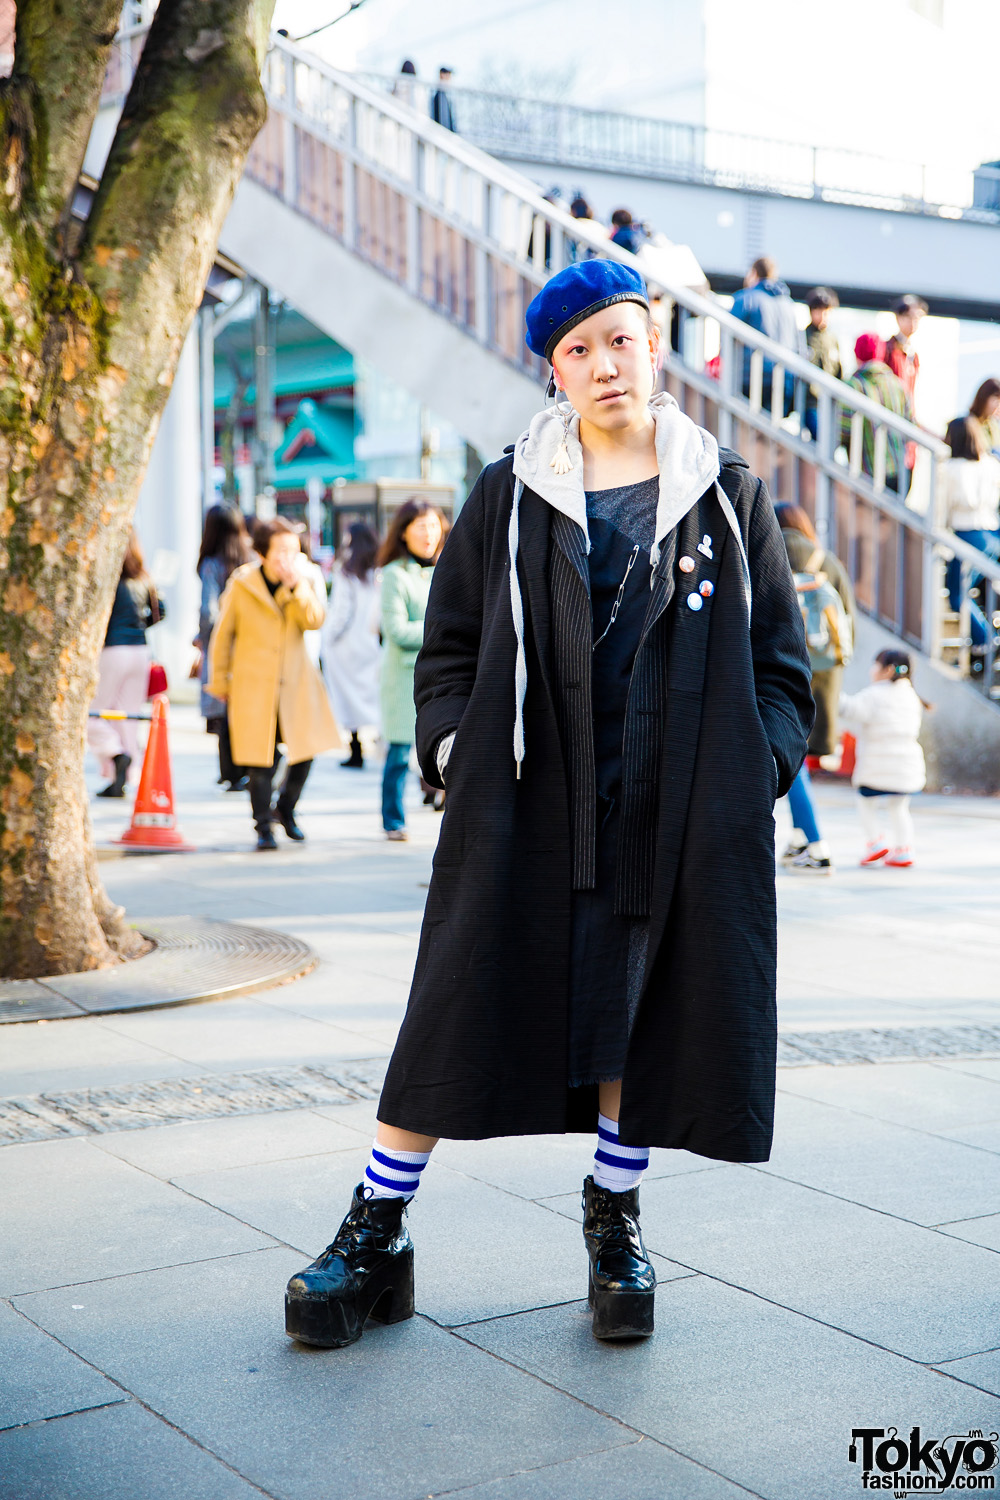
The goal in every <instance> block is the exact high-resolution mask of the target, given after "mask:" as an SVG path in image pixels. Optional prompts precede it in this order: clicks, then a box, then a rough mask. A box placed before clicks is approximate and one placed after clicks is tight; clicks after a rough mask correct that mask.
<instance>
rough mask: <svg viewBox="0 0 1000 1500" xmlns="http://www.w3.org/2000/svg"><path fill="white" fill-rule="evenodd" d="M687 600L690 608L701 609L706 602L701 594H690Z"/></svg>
mask: <svg viewBox="0 0 1000 1500" xmlns="http://www.w3.org/2000/svg"><path fill="white" fill-rule="evenodd" d="M687 601H688V609H701V607H702V605H703V604H704V602H705V601H704V599H703V598H702V597H701V595H700V594H688V596H687Z"/></svg>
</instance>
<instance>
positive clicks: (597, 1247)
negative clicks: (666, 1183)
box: [583, 1177, 656, 1339]
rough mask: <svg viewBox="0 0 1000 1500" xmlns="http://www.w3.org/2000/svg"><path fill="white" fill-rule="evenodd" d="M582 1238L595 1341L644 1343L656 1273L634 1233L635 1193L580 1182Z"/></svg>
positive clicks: (649, 1326)
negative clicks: (587, 1266)
mask: <svg viewBox="0 0 1000 1500" xmlns="http://www.w3.org/2000/svg"><path fill="white" fill-rule="evenodd" d="M583 1238H584V1243H585V1244H586V1246H587V1251H588V1254H589V1255H590V1294H589V1297H588V1301H589V1303H590V1305H591V1307H592V1308H593V1309H594V1337H595V1338H598V1339H637V1338H647V1337H648V1336H649V1334H651V1333H652V1331H653V1295H654V1292H655V1290H656V1272H655V1271H654V1270H653V1267H652V1266H651V1265H650V1262H649V1257H648V1256H647V1254H646V1247H645V1245H644V1244H643V1243H642V1234H641V1232H640V1229H639V1189H638V1188H632V1189H631V1190H630V1191H629V1192H627V1193H612V1192H609V1190H608V1189H607V1188H603V1187H600V1186H598V1184H597V1183H596V1182H595V1181H594V1179H593V1177H587V1178H585V1180H584V1184H583Z"/></svg>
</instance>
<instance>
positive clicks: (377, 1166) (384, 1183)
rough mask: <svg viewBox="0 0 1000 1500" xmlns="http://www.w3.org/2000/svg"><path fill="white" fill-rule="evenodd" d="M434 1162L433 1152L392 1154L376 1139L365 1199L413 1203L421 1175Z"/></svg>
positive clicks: (366, 1169)
mask: <svg viewBox="0 0 1000 1500" xmlns="http://www.w3.org/2000/svg"><path fill="white" fill-rule="evenodd" d="M430 1159H431V1153H430V1152H429V1151H390V1150H389V1147H388V1146H383V1145H382V1144H381V1143H380V1142H379V1139H378V1137H377V1136H376V1138H375V1140H374V1141H373V1142H372V1154H371V1156H370V1157H369V1158H368V1165H367V1167H365V1196H366V1197H370V1198H406V1199H407V1201H409V1199H410V1198H412V1197H413V1195H414V1193H415V1192H416V1191H417V1188H418V1187H419V1186H420V1174H421V1172H422V1171H423V1170H424V1168H425V1167H426V1165H427V1163H428V1162H429V1161H430Z"/></svg>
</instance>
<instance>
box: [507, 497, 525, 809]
mask: <svg viewBox="0 0 1000 1500" xmlns="http://www.w3.org/2000/svg"><path fill="white" fill-rule="evenodd" d="M523 493H524V482H523V480H520V479H516V480H515V481H514V503H513V505H512V506H511V508H510V525H509V527H508V528H507V546H508V549H509V551H510V612H511V616H512V617H513V621H514V634H515V635H516V636H517V665H516V666H515V668H514V764H515V765H516V766H517V779H518V781H520V779H521V762H522V761H523V760H524V699H525V695H526V694H527V691H528V659H527V657H526V655H525V652H524V605H523V603H522V600H521V585H520V583H519V582H518V577H517V543H518V506H519V505H520V503H521V496H522V494H523Z"/></svg>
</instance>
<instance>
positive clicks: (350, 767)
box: [340, 730, 365, 771]
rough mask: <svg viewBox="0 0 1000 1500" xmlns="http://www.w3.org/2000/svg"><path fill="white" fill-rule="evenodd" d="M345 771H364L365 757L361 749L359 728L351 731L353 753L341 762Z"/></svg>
mask: <svg viewBox="0 0 1000 1500" xmlns="http://www.w3.org/2000/svg"><path fill="white" fill-rule="evenodd" d="M340 765H341V769H342V770H344V771H363V770H364V765H365V757H364V754H363V752H362V749H361V741H360V740H359V739H358V734H357V730H352V732H351V753H350V755H349V756H348V757H347V759H346V760H342V761H341V762H340Z"/></svg>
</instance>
